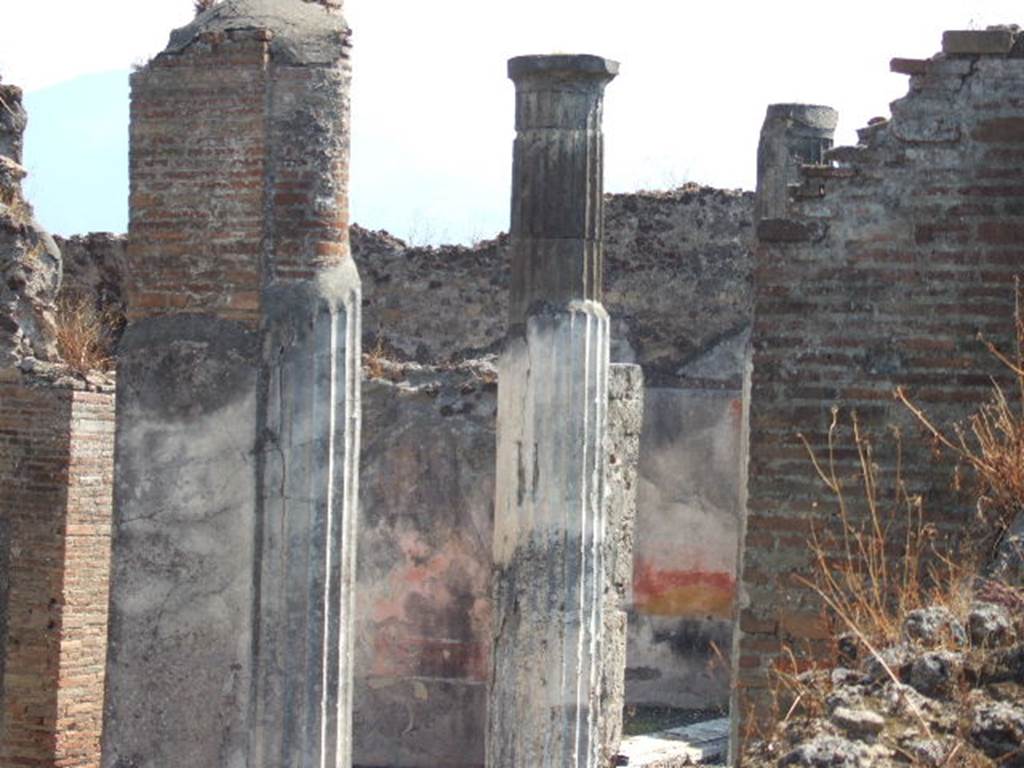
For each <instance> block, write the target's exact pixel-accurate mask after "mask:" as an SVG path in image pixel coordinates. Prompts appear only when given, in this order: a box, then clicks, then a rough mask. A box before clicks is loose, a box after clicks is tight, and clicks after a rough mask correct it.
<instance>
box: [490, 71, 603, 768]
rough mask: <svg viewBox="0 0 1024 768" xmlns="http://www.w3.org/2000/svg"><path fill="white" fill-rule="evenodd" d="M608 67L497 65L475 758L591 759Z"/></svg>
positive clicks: (596, 695)
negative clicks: (499, 92)
mask: <svg viewBox="0 0 1024 768" xmlns="http://www.w3.org/2000/svg"><path fill="white" fill-rule="evenodd" d="M615 70H617V67H615V66H613V65H610V64H607V65H605V66H604V68H603V70H602V71H598V72H595V58H594V57H562V56H559V57H548V58H545V57H534V58H532V59H528V60H524V59H516V60H513V61H512V62H510V66H509V74H510V77H512V79H513V80H514V81H515V85H516V131H517V134H516V142H515V149H514V157H513V171H512V228H511V233H510V250H511V258H512V282H511V291H510V294H511V295H510V332H509V334H508V336H507V338H506V346H505V350H504V352H503V353H502V356H501V360H500V363H499V382H500V387H499V391H498V456H497V477H496V483H495V511H494V567H495V575H494V596H495V597H494V606H493V608H494V629H493V633H494V647H493V667H492V673H491V676H490V688H489V697H488V725H487V740H486V756H485V762H486V764H487V765H488V766H491V768H498V767H499V766H500V767H501V768H515V767H516V766H522V767H523V768H526V767H527V766H529V768H545V767H550V768H555V767H556V766H558V768H567V767H568V766H590V767H592V768H597V766H598V765H600V764H601V763H602V762H603V754H602V752H603V747H604V745H603V744H602V742H601V738H602V735H603V731H602V726H601V722H600V721H601V714H602V708H601V686H602V682H603V678H604V676H605V673H604V670H603V665H604V664H605V663H606V662H607V660H606V658H605V656H604V652H605V647H604V635H605V616H604V613H605V606H606V603H605V594H604V592H605V589H606V585H607V582H606V575H605V571H606V568H607V563H606V561H605V555H606V550H605V545H604V535H605V530H606V523H607V520H606V516H607V507H606V505H605V502H606V499H605V492H606V485H605V482H606V469H607V462H606V459H605V454H606V443H605V434H606V428H607V419H608V415H607V409H608V399H607V398H608V376H609V372H608V366H609V360H608V355H609V339H608V330H609V327H608V315H607V314H606V313H605V311H604V309H603V308H602V307H601V305H600V303H598V301H597V300H599V299H600V296H601V272H602V270H601V259H602V249H603V243H602V228H603V219H604V216H603V214H604V211H603V202H604V198H603V192H602V183H603V168H602V161H603V156H602V135H601V110H602V99H603V91H604V86H605V84H606V83H607V82H608V81H609V80H610V79H611V77H612V76H613V75H614V71H615Z"/></svg>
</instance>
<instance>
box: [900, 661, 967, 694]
mask: <svg viewBox="0 0 1024 768" xmlns="http://www.w3.org/2000/svg"><path fill="white" fill-rule="evenodd" d="M963 666H964V659H963V656H962V655H961V654H959V653H954V652H952V651H931V652H929V653H925V654H922V655H920V656H918V657H916V658H915V659H914V660H913V661H911V662H910V665H909V667H908V669H907V672H906V675H905V677H904V679H905V680H906V682H907V683H908V684H909V685H910V686H911V687H912V688H914V690H916V691H918V692H919V693H923V694H924V695H925V696H931V697H932V698H945V697H947V696H951V695H952V694H953V693H955V692H956V690H957V686H958V684H959V682H960V679H961V676H962V674H963Z"/></svg>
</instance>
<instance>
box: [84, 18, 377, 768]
mask: <svg viewBox="0 0 1024 768" xmlns="http://www.w3.org/2000/svg"><path fill="white" fill-rule="evenodd" d="M348 38H349V33H348V28H347V26H346V24H345V22H344V20H343V19H342V17H341V15H340V14H339V13H338V12H337V11H336V10H330V9H327V8H325V7H324V6H323V5H321V4H319V3H311V2H303V0H233V2H230V3H220V4H217V5H215V6H213V7H212V8H211V9H210V10H208V11H206V12H204V13H203V14H201V15H200V16H198V17H197V18H196V20H195V21H194V22H193V23H192V24H190V25H189V26H187V27H184V28H182V29H180V30H177V31H175V32H174V33H173V34H172V35H171V40H170V44H169V46H168V47H167V49H166V50H165V51H164V52H163V53H161V54H160V55H159V56H157V57H156V58H155V59H154V60H153V61H152V62H150V64H149V65H148V66H147V67H145V68H144V69H142V70H141V71H139V72H138V73H136V74H135V75H134V76H133V79H132V126H131V154H132V158H131V218H130V225H129V242H128V261H129V267H130V275H131V283H130V285H129V292H128V294H129V295H128V301H129V317H130V324H129V327H128V329H127V332H126V334H125V336H124V340H123V342H122V346H121V355H120V358H119V374H118V376H119V378H118V382H119V383H118V386H119V391H120V393H121V401H120V408H119V411H118V457H119V463H118V485H117V509H116V520H115V524H116V528H115V570H114V578H113V584H112V599H111V606H112V616H111V639H112V643H111V651H110V655H109V663H110V666H109V678H108V703H107V722H106V728H105V733H104V754H103V764H104V765H105V766H111V767H112V766H120V765H123V764H124V763H125V762H130V761H134V760H136V759H137V757H136V756H139V755H141V756H144V758H145V759H146V760H147V761H150V762H151V763H152V764H154V765H157V764H159V765H197V766H198V765H203V766H206V765H209V766H213V765H218V766H221V765H223V766H251V767H252V768H257V767H258V768H285V767H288V768H290V767H291V766H312V765H317V766H320V765H332V766H334V765H338V766H348V765H349V764H350V762H351V758H350V742H351V739H350V730H351V725H350V718H351V715H350V712H351V693H350V680H351V664H350V658H351V646H352V637H351V627H352V620H351V613H352V597H353V595H352V584H353V582H354V562H355V561H354V558H355V535H354V526H355V516H356V498H357V490H356V489H357V486H358V478H357V474H358V471H357V470H358V453H359V449H358V440H359V416H360V409H359V371H360V344H359V340H360V327H359V311H360V305H361V299H360V284H359V275H358V273H357V270H356V267H355V265H354V263H353V262H352V260H351V257H350V255H349V240H348V196H347V185H348V160H349V155H348V152H349V124H348V108H349V103H348V91H349V81H350V64H349V55H348V54H349V47H348Z"/></svg>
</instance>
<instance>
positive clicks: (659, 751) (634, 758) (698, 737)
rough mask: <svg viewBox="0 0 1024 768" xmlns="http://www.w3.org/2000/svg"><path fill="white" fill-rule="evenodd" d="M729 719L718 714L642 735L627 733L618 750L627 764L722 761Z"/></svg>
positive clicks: (668, 767) (664, 766)
mask: <svg viewBox="0 0 1024 768" xmlns="http://www.w3.org/2000/svg"><path fill="white" fill-rule="evenodd" d="M728 740H729V719H728V718H719V719H716V720H708V721H706V722H703V723H696V724H695V725H687V726H683V727H681V728H670V729H668V730H665V731H659V732H658V733H652V734H649V735H644V736H630V737H629V738H627V739H625V740H624V741H623V743H622V749H621V750H620V752H621V754H622V756H623V757H625V758H626V759H627V760H628V762H627V763H626V765H628V766H629V767H630V768H684V766H690V765H710V764H721V763H724V762H725V752H726V747H727V745H728Z"/></svg>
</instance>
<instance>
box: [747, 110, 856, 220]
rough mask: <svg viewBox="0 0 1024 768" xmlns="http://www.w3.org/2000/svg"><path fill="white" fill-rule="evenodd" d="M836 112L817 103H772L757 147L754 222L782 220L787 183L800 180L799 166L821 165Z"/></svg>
mask: <svg viewBox="0 0 1024 768" xmlns="http://www.w3.org/2000/svg"><path fill="white" fill-rule="evenodd" d="M838 121H839V113H838V112H836V111H835V110H834V109H832V108H831V107H823V106H819V105H816V104H772V105H770V106H769V107H768V113H767V115H766V116H765V119H764V125H763V126H762V127H761V140H760V143H759V144H758V146H757V199H756V203H755V209H754V211H755V212H754V216H755V219H756V220H757V221H764V220H768V219H784V218H787V217H786V210H787V206H788V204H789V186H790V185H791V184H795V183H797V182H798V181H799V180H800V167H801V166H803V165H821V164H823V163H824V162H825V152H827V151H828V150H829V149H831V148H832V137H833V136H834V135H835V131H836V125H837V123H838Z"/></svg>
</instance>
